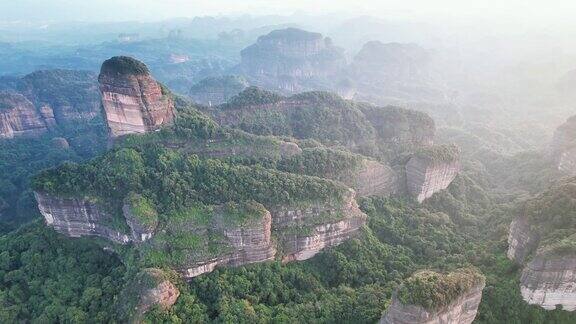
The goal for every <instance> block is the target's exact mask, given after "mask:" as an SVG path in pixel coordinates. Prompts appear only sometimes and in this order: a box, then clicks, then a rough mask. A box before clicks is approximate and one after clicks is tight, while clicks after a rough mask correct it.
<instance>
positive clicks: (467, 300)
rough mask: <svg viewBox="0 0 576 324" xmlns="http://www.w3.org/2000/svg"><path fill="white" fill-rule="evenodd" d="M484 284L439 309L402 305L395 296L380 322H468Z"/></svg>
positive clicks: (478, 302) (449, 323) (475, 308)
mask: <svg viewBox="0 0 576 324" xmlns="http://www.w3.org/2000/svg"><path fill="white" fill-rule="evenodd" d="M482 289H484V285H479V286H476V287H474V288H472V289H470V290H468V291H466V292H465V293H464V294H462V296H460V297H459V298H458V299H456V300H455V301H453V302H452V303H450V304H449V305H447V306H445V307H442V308H441V309H438V310H434V311H428V310H426V309H425V308H424V307H422V306H416V305H404V304H402V302H400V301H399V300H398V299H397V298H393V299H392V304H391V305H390V306H389V307H388V309H387V310H386V313H385V314H384V316H383V317H382V319H381V320H380V324H417V323H426V324H470V323H472V322H473V321H474V318H476V314H477V313H478V305H480V300H481V299H482Z"/></svg>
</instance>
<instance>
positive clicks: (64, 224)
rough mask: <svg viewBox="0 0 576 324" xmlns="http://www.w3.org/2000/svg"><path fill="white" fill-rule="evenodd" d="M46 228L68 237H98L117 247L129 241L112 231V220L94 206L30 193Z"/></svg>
mask: <svg viewBox="0 0 576 324" xmlns="http://www.w3.org/2000/svg"><path fill="white" fill-rule="evenodd" d="M34 195H35V196H36V201H37V203H38V208H39V209H40V213H41V214H42V216H44V220H45V221H46V225H48V226H51V227H53V228H54V229H55V230H56V231H57V232H59V233H62V234H64V235H67V236H70V237H81V236H99V237H102V238H105V239H109V240H111V241H113V242H116V243H120V244H127V243H129V242H131V238H130V237H129V236H128V235H126V234H124V233H122V232H121V231H118V230H116V229H114V228H113V227H112V225H111V224H112V223H113V217H112V216H111V215H110V214H109V213H108V212H106V211H105V209H104V208H103V207H102V206H99V205H98V203H97V202H94V201H90V200H89V199H81V198H60V197H55V196H53V195H49V194H46V193H43V192H34Z"/></svg>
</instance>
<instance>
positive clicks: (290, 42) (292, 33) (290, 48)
mask: <svg viewBox="0 0 576 324" xmlns="http://www.w3.org/2000/svg"><path fill="white" fill-rule="evenodd" d="M241 57H242V61H241V64H240V66H239V70H240V71H241V73H242V74H243V75H245V76H247V77H248V78H249V81H250V83H251V84H254V85H257V86H260V87H263V88H267V89H274V90H277V91H280V92H284V93H294V92H300V91H302V90H304V89H318V86H319V85H321V84H322V83H324V84H325V83H327V81H332V80H330V77H331V76H332V77H333V76H335V75H337V74H338V73H339V71H340V70H341V69H342V68H343V67H344V66H345V64H346V59H345V57H344V54H343V51H342V50H341V49H340V48H338V47H335V46H334V45H332V42H331V40H330V39H329V38H324V37H323V36H322V35H321V34H319V33H311V32H307V31H304V30H300V29H296V28H287V29H281V30H275V31H272V32H270V33H269V34H268V35H264V36H260V37H259V38H258V40H257V42H256V43H255V44H253V45H251V46H249V47H247V48H245V49H244V50H242V52H241Z"/></svg>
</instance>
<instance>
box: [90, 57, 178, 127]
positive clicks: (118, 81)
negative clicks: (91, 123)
mask: <svg viewBox="0 0 576 324" xmlns="http://www.w3.org/2000/svg"><path fill="white" fill-rule="evenodd" d="M98 81H99V83H100V92H101V93H102V105H103V107H104V114H105V117H106V122H107V123H108V128H109V130H110V136H111V137H118V136H122V135H126V134H133V133H146V132H150V131H154V130H156V129H158V128H160V127H161V126H162V125H165V124H170V123H171V122H172V120H173V118H174V102H173V100H172V98H171V96H170V95H169V94H168V93H166V92H165V90H163V89H162V87H161V86H160V85H159V84H158V82H156V80H154V79H153V78H152V76H150V73H149V72H148V68H147V67H146V66H145V65H144V64H143V63H141V62H139V61H137V60H135V59H132V58H128V57H113V58H111V59H109V60H107V61H105V62H104V63H103V64H102V69H101V71H100V75H99V77H98Z"/></svg>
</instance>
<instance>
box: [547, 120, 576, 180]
mask: <svg viewBox="0 0 576 324" xmlns="http://www.w3.org/2000/svg"><path fill="white" fill-rule="evenodd" d="M550 155H551V157H552V159H553V162H554V164H555V165H556V167H557V168H558V170H560V171H563V172H566V173H568V174H570V175H575V174H576V116H572V117H570V118H568V120H567V121H566V122H565V123H564V124H562V125H560V126H559V127H558V128H557V129H556V132H555V133H554V138H553V139H552V143H551V150H550Z"/></svg>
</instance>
